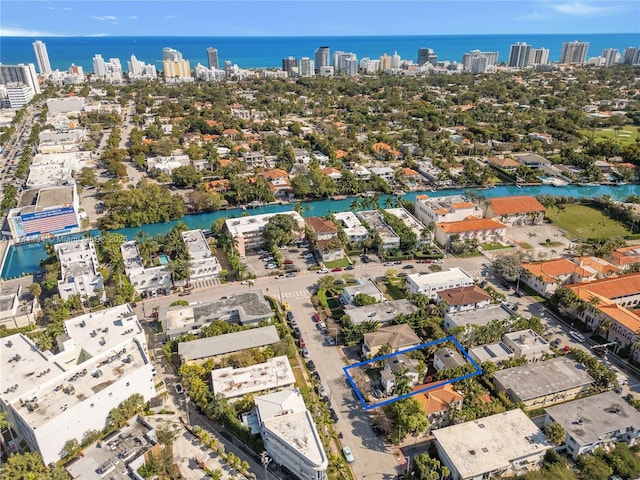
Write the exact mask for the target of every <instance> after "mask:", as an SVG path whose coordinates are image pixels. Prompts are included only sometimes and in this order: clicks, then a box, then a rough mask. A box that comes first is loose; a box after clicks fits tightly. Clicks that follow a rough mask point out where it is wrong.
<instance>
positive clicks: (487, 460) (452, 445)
mask: <svg viewBox="0 0 640 480" xmlns="http://www.w3.org/2000/svg"><path fill="white" fill-rule="evenodd" d="M432 433H433V435H434V436H435V438H436V446H437V448H438V453H439V456H440V459H441V460H442V462H443V463H444V464H445V465H446V466H447V467H449V470H450V471H451V476H452V478H453V479H454V480H472V479H473V480H475V479H479V478H493V477H495V478H501V477H502V476H515V475H523V474H525V473H526V472H528V471H532V470H537V469H539V468H540V464H541V463H542V460H543V458H544V455H545V453H546V452H547V450H550V449H552V448H553V445H552V444H551V443H550V442H549V440H547V437H545V435H544V433H542V431H541V430H540V429H539V428H538V427H537V426H536V424H535V423H533V421H531V420H530V419H529V417H527V415H526V414H525V413H524V412H523V411H522V410H520V409H515V410H510V411H508V412H503V413H498V414H496V415H491V416H489V417H484V418H480V419H478V420H473V421H471V422H465V423H460V424H458V425H452V426H449V427H444V428H440V429H437V430H434V431H433V432H432Z"/></svg>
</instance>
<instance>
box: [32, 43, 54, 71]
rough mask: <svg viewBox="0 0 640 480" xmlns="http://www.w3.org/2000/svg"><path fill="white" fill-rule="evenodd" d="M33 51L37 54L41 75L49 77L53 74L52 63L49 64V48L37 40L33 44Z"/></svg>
mask: <svg viewBox="0 0 640 480" xmlns="http://www.w3.org/2000/svg"><path fill="white" fill-rule="evenodd" d="M33 51H34V52H35V54H36V62H37V63H38V71H39V72H40V75H49V74H50V73H51V63H50V62H49V53H48V52H47V46H46V45H45V44H44V42H42V41H40V40H36V41H35V42H33Z"/></svg>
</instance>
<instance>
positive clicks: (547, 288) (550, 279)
mask: <svg viewBox="0 0 640 480" xmlns="http://www.w3.org/2000/svg"><path fill="white" fill-rule="evenodd" d="M595 277H596V274H595V272H594V271H589V270H586V269H585V268H582V267H581V266H580V265H577V264H575V263H573V262H572V261H570V260H567V259H566V258H557V259H555V260H549V261H546V262H538V263H523V264H522V274H521V275H520V280H521V281H522V283H524V284H526V285H528V286H530V287H531V288H533V289H534V290H535V291H536V292H537V293H539V294H540V295H542V296H543V297H548V296H550V295H553V294H554V293H555V291H556V290H557V289H558V287H560V286H562V285H565V284H569V283H579V282H584V281H587V280H590V279H594V278H595Z"/></svg>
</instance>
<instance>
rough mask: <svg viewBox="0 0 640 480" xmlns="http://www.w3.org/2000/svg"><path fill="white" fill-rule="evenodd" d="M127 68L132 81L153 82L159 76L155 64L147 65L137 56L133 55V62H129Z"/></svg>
mask: <svg viewBox="0 0 640 480" xmlns="http://www.w3.org/2000/svg"><path fill="white" fill-rule="evenodd" d="M127 67H128V68H129V79H130V80H142V79H149V80H152V79H154V78H157V76H158V72H157V71H156V66H155V65H154V64H152V63H150V64H148V65H147V64H145V63H144V62H143V61H142V60H138V59H137V58H136V56H135V55H131V60H129V61H128V62H127Z"/></svg>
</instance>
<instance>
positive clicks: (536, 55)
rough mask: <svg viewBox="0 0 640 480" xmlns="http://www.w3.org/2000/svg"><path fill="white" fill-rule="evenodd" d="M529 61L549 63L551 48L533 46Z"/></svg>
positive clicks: (534, 63)
mask: <svg viewBox="0 0 640 480" xmlns="http://www.w3.org/2000/svg"><path fill="white" fill-rule="evenodd" d="M529 63H530V64H531V65H546V64H547V63H549V49H548V48H532V49H531V53H530V54H529Z"/></svg>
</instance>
